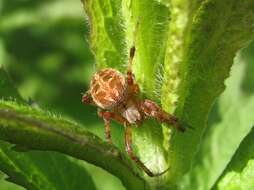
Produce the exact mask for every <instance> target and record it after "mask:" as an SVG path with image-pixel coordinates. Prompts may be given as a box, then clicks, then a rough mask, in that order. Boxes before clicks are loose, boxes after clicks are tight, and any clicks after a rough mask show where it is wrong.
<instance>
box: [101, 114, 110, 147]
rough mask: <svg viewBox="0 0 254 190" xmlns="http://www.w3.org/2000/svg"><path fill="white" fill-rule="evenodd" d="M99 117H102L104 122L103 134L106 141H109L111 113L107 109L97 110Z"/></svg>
mask: <svg viewBox="0 0 254 190" xmlns="http://www.w3.org/2000/svg"><path fill="white" fill-rule="evenodd" d="M98 115H99V117H101V118H103V120H104V124H105V136H106V140H107V142H108V143H111V142H112V140H111V135H110V118H111V113H110V112H108V111H105V112H102V111H99V112H98Z"/></svg>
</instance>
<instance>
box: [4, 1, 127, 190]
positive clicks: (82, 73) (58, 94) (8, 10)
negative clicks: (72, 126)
mask: <svg viewBox="0 0 254 190" xmlns="http://www.w3.org/2000/svg"><path fill="white" fill-rule="evenodd" d="M87 35H88V24H87V20H86V15H85V13H84V11H83V6H82V3H81V2H80V1H78V0H77V1H70V0H61V1H60V0H44V1H41V0H11V1H9V0H0V65H4V67H5V68H6V69H7V71H8V73H9V75H10V77H11V79H12V82H13V83H14V85H15V86H16V87H17V89H18V91H19V92H20V94H21V95H22V96H23V97H24V98H25V99H26V100H27V101H28V102H30V103H31V104H33V105H35V106H36V105H39V106H40V107H41V108H43V109H46V110H50V111H52V112H56V113H61V115H64V116H65V117H69V118H71V119H74V120H76V121H78V122H80V123H81V124H82V125H84V126H87V128H88V130H90V131H92V132H94V133H96V134H97V135H98V136H100V137H101V138H104V128H103V123H102V121H99V120H98V118H97V111H96V109H95V108H94V107H92V106H88V105H86V106H85V105H83V104H82V103H81V97H82V94H81V93H83V92H84V91H85V90H87V88H88V85H89V79H90V77H91V75H92V73H93V72H94V70H95V67H94V58H93V55H92V53H91V51H90V50H89V45H88V42H87ZM112 128H113V129H112V132H113V134H112V136H113V141H114V142H115V144H118V145H119V144H120V146H123V142H122V138H119V135H122V131H121V129H120V128H119V126H116V125H113V126H112ZM80 164H81V165H82V166H84V167H85V168H86V169H87V170H88V172H89V173H90V174H91V176H92V179H93V181H94V183H95V185H96V188H97V189H98V190H100V189H101V190H112V189H119V190H121V189H124V188H123V187H122V185H121V183H120V181H119V180H118V179H117V178H115V177H113V176H112V175H110V174H109V173H107V172H106V171H103V170H102V169H100V168H97V167H95V166H92V165H90V164H87V163H85V162H81V161H80ZM66 172H68V171H66ZM4 178H5V176H4V175H3V174H0V190H19V189H23V188H21V187H19V186H17V185H14V184H11V183H9V182H6V181H5V180H4ZM102 184H103V185H102Z"/></svg>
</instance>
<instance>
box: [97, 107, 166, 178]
mask: <svg viewBox="0 0 254 190" xmlns="http://www.w3.org/2000/svg"><path fill="white" fill-rule="evenodd" d="M98 115H99V117H101V118H103V119H104V122H105V133H106V139H107V142H111V135H110V119H113V120H115V121H117V122H118V123H120V124H122V125H125V126H126V129H125V148H126V151H127V153H128V155H129V156H130V158H131V159H132V160H133V161H135V162H136V164H137V165H138V166H139V167H140V168H141V169H143V170H144V171H145V173H146V174H147V175H149V176H150V177H156V176H160V175H162V174H164V173H166V172H167V171H168V169H167V170H165V171H163V172H161V173H157V174H154V173H153V172H151V171H150V170H149V169H148V168H147V167H146V166H145V164H144V163H143V162H142V161H141V160H140V159H139V158H138V157H137V156H136V155H135V154H134V152H133V149H132V133H131V124H130V123H129V122H128V121H127V120H126V119H125V118H124V117H122V116H121V115H118V114H116V113H114V112H109V111H98Z"/></svg>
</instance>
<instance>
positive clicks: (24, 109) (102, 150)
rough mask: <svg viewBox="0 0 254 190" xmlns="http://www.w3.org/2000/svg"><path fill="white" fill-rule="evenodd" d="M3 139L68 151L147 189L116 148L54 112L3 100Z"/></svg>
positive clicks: (0, 113) (0, 121) (0, 107)
mask: <svg viewBox="0 0 254 190" xmlns="http://www.w3.org/2000/svg"><path fill="white" fill-rule="evenodd" d="M0 139H2V140H5V141H8V142H10V143H13V144H17V145H18V146H21V147H25V148H27V149H35V150H51V151H57V152H61V153H65V154H68V155H71V156H73V157H75V158H78V159H82V160H85V161H87V162H89V163H92V164H94V165H97V166H100V167H102V168H104V169H105V170H107V171H109V172H110V173H112V174H113V175H116V176H117V177H118V178H119V179H121V180H122V183H123V184H124V185H125V186H126V187H128V188H130V189H147V188H148V187H147V186H146V183H145V181H144V180H143V179H142V178H141V177H140V176H139V175H138V173H137V172H136V170H135V169H134V167H133V165H132V163H131V162H129V161H128V160H127V159H128V158H126V157H125V156H124V155H123V154H122V153H120V151H119V150H118V149H117V148H115V147H114V146H112V145H110V144H108V143H106V142H103V141H102V140H101V139H99V138H98V137H97V136H95V135H93V134H92V133H90V132H88V131H86V130H85V129H83V128H82V127H81V126H79V125H78V124H76V123H74V122H72V121H68V120H65V119H63V118H61V117H57V116H56V115H54V114H50V113H45V112H43V111H41V110H38V109H34V108H32V107H29V106H23V105H19V104H17V103H15V102H7V101H1V102H0Z"/></svg>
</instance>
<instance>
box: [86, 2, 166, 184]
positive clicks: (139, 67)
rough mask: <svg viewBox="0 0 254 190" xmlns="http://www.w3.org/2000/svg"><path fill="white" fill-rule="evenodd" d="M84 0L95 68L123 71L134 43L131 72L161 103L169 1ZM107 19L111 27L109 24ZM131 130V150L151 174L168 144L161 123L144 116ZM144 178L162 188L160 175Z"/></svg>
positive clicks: (157, 168) (159, 166) (161, 164)
mask: <svg viewBox="0 0 254 190" xmlns="http://www.w3.org/2000/svg"><path fill="white" fill-rule="evenodd" d="M83 3H84V7H85V10H86V13H87V15H88V18H89V24H90V44H91V48H92V50H93V51H94V53H95V58H96V65H97V66H98V69H100V68H102V67H112V68H116V69H118V70H120V71H122V72H123V73H125V72H126V66H127V63H128V56H127V55H128V54H129V50H130V48H131V47H132V46H134V45H135V47H136V54H135V57H134V63H133V71H134V73H135V77H136V80H137V82H138V84H139V86H140V88H141V89H142V93H143V95H144V97H149V98H152V99H154V100H155V101H157V102H160V100H159V99H158V97H157V95H156V94H160V88H161V85H162V81H161V80H162V78H159V80H160V81H159V83H158V75H159V76H160V75H161V74H163V73H162V71H163V70H162V66H163V62H164V59H165V50H166V45H167V38H168V29H169V20H170V12H169V1H167V0H165V1H155V0H152V1H150V0H133V1H127V0H123V1H120V0H117V1H112V0H107V1H102V0H95V1H91V0H83ZM108 20H111V21H112V24H114V25H115V26H114V27H113V26H111V25H110V24H111V23H109V22H108ZM116 34H117V35H116ZM113 42H114V43H113ZM112 44H116V45H115V46H114V45H112ZM117 44H118V45H117ZM119 44H122V46H120V45H119ZM112 49H113V50H114V51H113V50H112ZM109 51H110V52H111V54H109V53H108V52H109ZM155 51H156V52H157V53H156V54H154V52H155ZM108 55H109V57H108ZM119 55H121V59H120V58H119ZM158 90H159V91H158ZM133 131H134V133H133V134H134V135H133V143H134V146H135V153H137V154H138V156H139V157H140V159H141V160H142V161H143V162H144V163H145V164H146V166H147V167H149V168H150V169H151V170H152V171H153V172H154V173H157V172H161V171H163V170H165V169H167V168H168V165H167V156H165V155H166V154H167V153H166V149H167V148H168V146H166V147H165V146H163V143H164V137H163V131H162V128H161V126H160V125H159V124H158V123H157V122H155V121H148V122H145V123H144V125H142V127H140V128H137V129H133ZM166 140H167V138H165V142H166ZM147 181H149V182H150V185H152V186H155V187H157V186H158V187H161V186H162V185H163V183H164V181H165V180H164V179H163V178H162V180H161V182H160V183H157V179H155V178H153V179H152V178H150V177H147Z"/></svg>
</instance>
